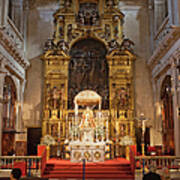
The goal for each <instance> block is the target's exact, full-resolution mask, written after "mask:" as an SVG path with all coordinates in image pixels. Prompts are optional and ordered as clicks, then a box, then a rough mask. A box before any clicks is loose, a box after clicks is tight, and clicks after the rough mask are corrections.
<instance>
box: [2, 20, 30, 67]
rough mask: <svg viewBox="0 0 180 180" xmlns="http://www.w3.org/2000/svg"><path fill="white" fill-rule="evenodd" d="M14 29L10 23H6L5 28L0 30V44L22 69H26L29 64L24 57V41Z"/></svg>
mask: <svg viewBox="0 0 180 180" xmlns="http://www.w3.org/2000/svg"><path fill="white" fill-rule="evenodd" d="M8 22H10V21H8ZM15 29H16V28H15V27H13V26H12V24H10V23H8V24H7V26H6V27H5V28H3V29H0V39H1V41H0V44H1V45H2V46H3V47H4V49H5V50H6V51H7V52H8V53H9V54H10V55H11V56H12V57H13V58H14V60H15V61H16V62H17V63H18V64H19V65H20V66H21V67H22V68H23V69H27V67H28V66H29V65H30V64H29V62H28V60H27V59H26V58H25V57H24V49H23V41H24V40H23V38H22V36H21V35H20V33H17V32H18V31H16V30H15Z"/></svg>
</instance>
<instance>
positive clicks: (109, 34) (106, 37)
mask: <svg viewBox="0 0 180 180" xmlns="http://www.w3.org/2000/svg"><path fill="white" fill-rule="evenodd" d="M110 37H111V31H110V25H108V24H106V25H105V40H106V41H108V40H109V38H110Z"/></svg>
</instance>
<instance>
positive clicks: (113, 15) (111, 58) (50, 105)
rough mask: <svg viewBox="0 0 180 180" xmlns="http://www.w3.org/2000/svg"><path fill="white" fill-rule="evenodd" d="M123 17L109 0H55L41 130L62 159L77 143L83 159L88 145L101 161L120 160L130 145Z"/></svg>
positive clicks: (129, 77)
mask: <svg viewBox="0 0 180 180" xmlns="http://www.w3.org/2000/svg"><path fill="white" fill-rule="evenodd" d="M123 17H124V15H123V14H122V13H121V12H120V11H119V9H118V8H117V2H116V1H115V0H64V1H63V0H61V1H60V8H59V9H58V10H57V12H56V13H55V14H54V26H55V31H54V35H53V38H52V39H50V40H48V41H47V43H46V45H45V53H44V56H43V59H44V61H45V71H44V73H45V75H44V76H45V82H44V115H43V126H42V131H43V138H44V139H45V138H48V137H49V138H51V139H53V142H54V145H52V146H51V149H53V148H54V153H55V154H56V153H57V154H58V148H60V152H61V156H62V157H63V158H65V159H69V158H70V157H71V153H72V150H73V149H72V147H75V149H78V148H80V147H81V146H80V145H79V144H78V143H79V142H81V141H83V140H82V139H84V142H86V143H85V144H86V147H85V149H86V150H85V151H86V152H85V158H86V159H89V158H90V156H91V153H89V152H88V151H87V150H88V148H90V145H89V144H88V142H92V143H95V144H94V146H93V147H96V148H95V149H98V148H99V147H101V148H102V149H104V158H103V159H110V158H113V157H115V156H123V155H125V156H126V155H127V153H128V148H127V147H128V146H129V145H132V144H135V130H134V85H133V69H134V68H133V64H134V55H133V53H132V46H133V42H132V41H130V40H129V39H126V38H124V35H123ZM84 127H86V129H89V130H90V129H91V130H90V131H88V130H87V131H83V130H82V129H83V128H84ZM90 132H91V133H90ZM88 133H89V134H88ZM85 134H86V137H85ZM72 142H78V143H75V144H76V145H77V146H72V147H70V144H71V143H72ZM99 142H101V143H100V145H99V144H96V143H99ZM101 145H102V146H101ZM55 147H57V151H56V150H55ZM101 148H100V149H101ZM92 149H93V148H92ZM95 149H94V150H93V153H94V155H95V156H96V158H95V159H96V160H98V158H100V154H99V153H98V151H96V150H95ZM52 154H53V151H52ZM80 156H81V154H80V153H79V152H76V153H75V158H76V159H78V158H80ZM126 157H127V156H126Z"/></svg>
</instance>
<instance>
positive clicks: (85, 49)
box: [68, 38, 109, 109]
mask: <svg viewBox="0 0 180 180" xmlns="http://www.w3.org/2000/svg"><path fill="white" fill-rule="evenodd" d="M106 54H107V49H106V46H105V44H104V43H102V42H101V41H99V40H96V39H93V38H86V39H81V40H79V41H77V42H76V43H74V44H73V45H72V47H71V50H70V56H71V60H70V62H69V71H68V72H69V76H68V77H69V79H68V108H69V109H73V108H74V105H73V99H74V97H75V96H76V95H77V94H78V93H79V92H80V91H83V90H93V91H95V92H97V93H98V94H99V95H100V96H102V97H103V99H102V108H103V109H108V108H109V78H108V77H109V67H108V62H107V60H106Z"/></svg>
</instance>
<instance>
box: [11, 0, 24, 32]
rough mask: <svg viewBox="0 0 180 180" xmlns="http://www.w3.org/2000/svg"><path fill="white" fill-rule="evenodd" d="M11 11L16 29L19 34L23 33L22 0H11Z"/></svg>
mask: <svg viewBox="0 0 180 180" xmlns="http://www.w3.org/2000/svg"><path fill="white" fill-rule="evenodd" d="M12 2H13V3H12V6H13V7H12V11H13V12H12V13H13V17H12V18H13V19H12V20H13V22H14V24H15V25H16V27H17V29H18V30H19V32H20V33H21V34H23V27H24V25H23V20H24V16H23V0H14V1H12Z"/></svg>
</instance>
